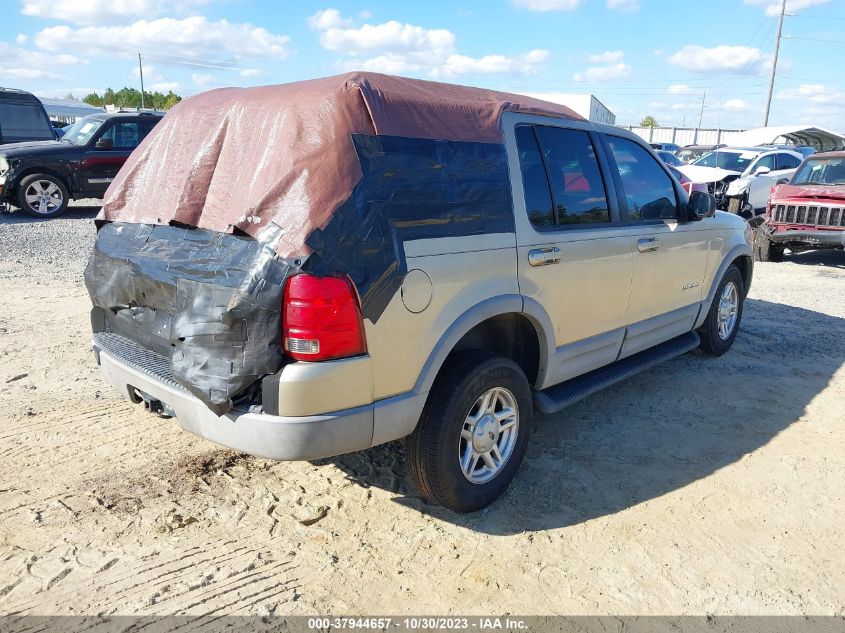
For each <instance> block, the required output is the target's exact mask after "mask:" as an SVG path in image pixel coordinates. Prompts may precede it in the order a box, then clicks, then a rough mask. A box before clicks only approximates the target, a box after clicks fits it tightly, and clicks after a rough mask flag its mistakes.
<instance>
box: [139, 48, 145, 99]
mask: <svg viewBox="0 0 845 633" xmlns="http://www.w3.org/2000/svg"><path fill="white" fill-rule="evenodd" d="M138 74H140V75H141V109H142V110H143V109H144V65H143V64H142V63H141V53H138Z"/></svg>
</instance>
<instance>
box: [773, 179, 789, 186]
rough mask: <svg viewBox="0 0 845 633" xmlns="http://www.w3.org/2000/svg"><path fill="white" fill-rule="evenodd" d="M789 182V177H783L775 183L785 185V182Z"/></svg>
mask: <svg viewBox="0 0 845 633" xmlns="http://www.w3.org/2000/svg"><path fill="white" fill-rule="evenodd" d="M788 183H789V178H781V179H780V180H778V181H777V182H776V183H775V184H776V185H785V184H788Z"/></svg>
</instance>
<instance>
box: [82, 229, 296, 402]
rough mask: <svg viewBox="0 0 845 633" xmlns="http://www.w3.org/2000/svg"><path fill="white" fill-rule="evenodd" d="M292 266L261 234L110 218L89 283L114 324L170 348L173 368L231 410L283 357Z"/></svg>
mask: <svg viewBox="0 0 845 633" xmlns="http://www.w3.org/2000/svg"><path fill="white" fill-rule="evenodd" d="M291 268H292V266H291V265H288V263H286V262H285V261H283V260H280V259H278V258H277V256H276V255H275V253H274V251H273V249H272V247H271V246H270V245H269V244H267V243H263V242H258V241H255V240H253V239H252V238H247V237H239V236H235V235H230V234H224V233H218V232H215V231H207V230H204V229H185V228H178V227H173V226H155V225H147V224H125V223H110V224H104V225H103V226H102V227H101V228H100V231H99V233H98V235H97V242H96V245H95V247H94V252H93V254H92V256H91V259H90V260H89V262H88V266H87V268H86V269H85V284H86V286H87V287H88V292H89V294H90V295H91V300H92V302H93V303H94V305H95V306H96V307H98V308H101V309H102V310H103V315H104V317H105V326H106V328H107V329H108V330H109V331H112V332H115V333H117V334H121V335H123V336H126V337H127V338H129V339H131V340H133V341H135V342H137V343H139V344H141V345H142V346H144V347H146V348H147V349H151V350H153V351H156V352H158V353H159V354H162V355H164V356H166V357H168V358H169V359H170V362H171V372H172V376H173V378H174V379H175V380H176V381H177V382H179V383H180V384H181V385H183V386H184V387H185V388H186V389H188V390H189V391H190V392H191V393H192V394H194V395H195V396H196V397H197V398H199V399H200V400H201V401H202V402H204V403H205V404H206V405H207V406H208V407H209V408H210V409H211V410H212V411H214V412H215V413H217V414H218V415H222V414H223V413H225V412H226V411H228V410H229V409H230V408H231V407H232V400H233V398H235V397H236V396H237V395H238V394H239V393H241V392H242V391H244V390H245V389H246V388H247V387H249V386H250V385H252V384H254V383H255V382H256V381H257V380H258V379H260V378H261V377H263V376H265V375H266V374H272V373H274V372H276V371H278V370H279V368H280V367H281V366H282V342H281V306H282V292H283V287H284V280H285V277H286V276H287V275H288V273H289V272H290V271H291Z"/></svg>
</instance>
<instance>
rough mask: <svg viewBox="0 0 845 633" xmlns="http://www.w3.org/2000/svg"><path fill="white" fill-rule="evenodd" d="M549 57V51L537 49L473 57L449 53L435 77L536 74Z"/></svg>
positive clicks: (434, 71)
mask: <svg viewBox="0 0 845 633" xmlns="http://www.w3.org/2000/svg"><path fill="white" fill-rule="evenodd" d="M548 58H549V51H546V50H542V49H536V50H533V51H531V52H529V53H526V54H525V55H518V56H516V57H506V56H505V55H485V56H484V57H479V58H473V57H467V56H466V55H449V57H447V58H446V61H445V63H443V65H442V66H439V67H437V68H434V69H433V70H432V73H431V75H432V76H433V77H459V76H461V75H534V74H536V73H537V64H540V63H542V62H544V61H546V60H547V59H548Z"/></svg>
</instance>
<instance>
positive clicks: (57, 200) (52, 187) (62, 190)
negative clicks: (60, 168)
mask: <svg viewBox="0 0 845 633" xmlns="http://www.w3.org/2000/svg"><path fill="white" fill-rule="evenodd" d="M69 201H70V196H69V194H68V190H67V187H66V186H65V184H64V183H63V182H62V181H61V179H59V178H56V177H55V176H53V175H51V174H30V175H29V176H26V177H25V178H23V179H22V180H21V182H20V184H19V185H18V206H19V207H20V208H21V209H22V210H23V212H24V213H26V214H28V215H31V216H33V217H35V218H55V217H56V216H58V215H61V214H62V213H64V211H65V209H67V205H68V202H69Z"/></svg>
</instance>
